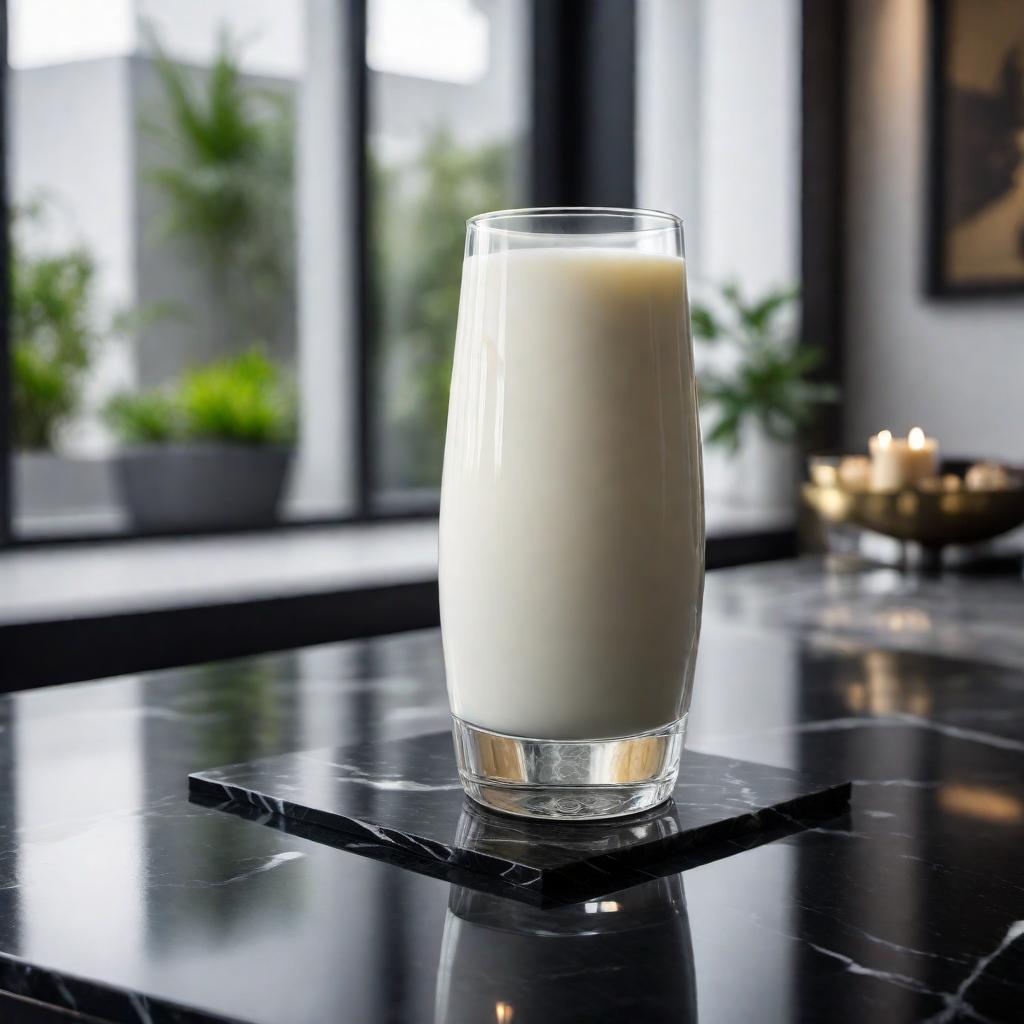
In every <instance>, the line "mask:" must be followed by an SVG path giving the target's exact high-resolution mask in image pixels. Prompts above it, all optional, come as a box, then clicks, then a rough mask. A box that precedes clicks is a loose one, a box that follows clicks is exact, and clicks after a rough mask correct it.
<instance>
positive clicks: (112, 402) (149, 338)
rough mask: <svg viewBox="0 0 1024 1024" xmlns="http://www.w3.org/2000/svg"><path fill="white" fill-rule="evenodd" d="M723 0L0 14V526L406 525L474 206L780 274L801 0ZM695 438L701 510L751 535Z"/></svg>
mask: <svg viewBox="0 0 1024 1024" xmlns="http://www.w3.org/2000/svg"><path fill="white" fill-rule="evenodd" d="M2 2H3V0H0V3H2ZM747 6H748V5H743V4H739V3H738V2H735V0H728V2H726V0H723V2H721V3H714V4H712V3H710V0H678V2H677V0H637V3H636V4H635V6H627V5H619V4H615V5H612V4H607V3H605V2H604V0H587V2H584V3H582V4H577V3H561V2H558V0H550V2H549V0H316V2H308V0H7V3H6V8H7V11H8V14H9V28H10V31H9V40H8V51H9V52H8V56H9V62H10V69H9V71H8V72H7V76H6V80H5V85H6V87H5V97H4V98H5V105H6V116H7V129H8V130H7V139H8V145H7V147H6V151H5V153H4V157H5V161H6V167H7V197H6V198H7V201H8V205H9V210H10V215H11V216H10V225H11V226H10V239H11V263H12V274H11V277H12V281H13V291H12V298H13V302H12V314H11V317H10V318H9V323H8V324H7V331H6V337H4V336H3V335H2V334H0V346H5V347H6V351H5V352H4V351H0V355H2V357H3V361H4V363H5V365H4V367H3V370H4V372H5V373H6V377H7V380H6V381H3V380H2V379H0V384H3V385H4V389H5V391H6V393H7V395H8V396H9V398H10V405H11V407H12V408H11V417H10V421H11V422H10V426H11V429H10V430H9V431H7V432H3V433H2V435H0V468H3V469H6V470H7V475H8V476H9V478H10V482H11V488H10V493H7V494H5V493H3V487H2V484H3V482H4V474H3V473H0V541H2V540H3V539H4V538H5V537H13V539H14V540H15V541H18V540H33V539H46V538H52V537H64V536H69V535H74V536H123V535H129V534H133V533H138V532H163V533H178V532H198V531H203V530H208V529H212V528H232V527H239V526H254V525H260V526H266V525H272V524H276V523H282V522H288V523H296V522H325V521H327V522H332V521H342V520H346V519H351V518H365V517H387V516H395V515H409V514H427V515H430V514H433V513H435V512H436V509H437V500H438V484H439V480H440V471H441V460H442V452H443V445H444V433H445V423H446V414H447V398H448V383H449V373H450V359H451V352H452V346H453V343H454V334H455V321H456V314H457V309H458V297H459V295H458V293H459V279H460V268H461V261H462V254H463V245H464V230H465V227H464V222H465V220H466V218H467V217H468V216H470V215H472V214H474V213H477V212H479V211H481V210H486V209H497V208H507V207H514V206H521V205H531V204H538V203H539V204H543V205H556V204H559V203H566V204H570V205H571V204H574V203H590V204H595V203H596V204H600V203H609V202H610V203H611V204H612V205H634V204H635V205H642V206H653V207H657V208H667V209H673V210H680V211H682V212H683V213H684V215H685V220H686V226H687V242H688V246H689V248H690V250H691V257H692V258H691V263H690V278H691V282H692V285H693V290H694V293H695V294H696V295H697V296H698V297H700V296H702V295H703V294H704V292H703V291H702V288H703V287H704V285H705V284H707V283H708V282H717V281H720V280H722V279H725V278H728V277H731V276H738V277H739V278H740V279H741V281H742V282H743V283H744V285H745V286H746V287H748V288H749V289H750V290H752V291H755V292H756V291H757V290H758V289H761V288H762V287H765V286H767V285H769V284H775V283H779V284H783V283H787V282H791V281H793V280H794V278H795V275H796V264H797V258H798V253H797V241H796V239H797V206H796V203H797V199H796V196H797V194H798V184H799V183H798V177H797V173H796V145H797V131H798V127H799V126H798V118H797V99H798V92H797V84H798V83H797V78H798V75H797V59H798V53H799V47H798V41H799V9H798V5H797V4H796V0H771V3H766V4H765V5H764V10H762V9H761V8H760V7H759V8H758V15H757V17H756V18H753V19H751V17H750V16H749V12H748V11H747V12H746V13H744V12H745V11H746V8H747ZM634 14H635V18H634ZM634 27H635V30H636V31H635V37H636V43H637V46H636V53H634ZM681 45H683V46H684V49H686V48H688V49H686V54H684V56H686V59H682V57H681V56H680V46H681ZM736 52H743V53H748V55H749V56H750V59H749V60H747V61H746V62H742V61H741V62H740V64H741V65H742V68H743V69H745V70H743V73H742V74H739V75H737V72H736V67H738V66H740V65H737V64H736V62H735V60H734V59H733V57H728V56H727V58H720V57H719V55H720V54H723V53H724V54H726V55H729V54H733V55H734V54H735V53H736ZM687 55H688V56H687ZM634 72H635V78H636V86H635V90H634V85H633V81H634ZM634 95H635V97H636V109H635V112H634V103H633V97H634ZM754 95H756V96H757V97H758V101H757V102H754V101H753V100H752V99H751V97H752V96H754ZM766 96H770V98H771V102H767V101H766V100H765V97H766ZM762 108H766V109H762ZM752 111H753V112H754V114H753V115H752V114H751V112H752ZM634 113H635V119H634ZM751 116H754V121H750V120H749V119H750V117H751ZM743 118H747V120H745V121H744V120H743ZM634 120H635V127H636V129H637V136H636V140H634V139H633V126H634ZM634 153H635V156H636V167H635V175H634ZM755 164H756V166H757V167H758V169H759V170H758V174H757V175H756V176H753V178H752V177H751V176H750V175H749V174H748V173H747V169H748V168H749V166H753V165H755ZM634 177H635V186H636V187H635V189H634ZM752 181H755V185H752V184H751V182H752ZM634 192H635V197H634ZM758 231H760V233H758ZM766 256H767V258H766ZM2 376H3V375H2V374H0V378H2ZM225 442H231V443H230V444H227V445H226V444H225ZM234 442H242V443H241V444H235V443H234ZM225 448H228V449H230V450H231V451H232V452H233V453H234V455H233V456H232V457H233V458H234V462H233V463H231V460H229V459H227V457H226V455H225V451H224V449H225ZM243 454H244V457H243ZM235 456H237V458H235ZM154 458H156V459H157V461H158V462H159V465H158V466H157V467H156V468H154V467H153V466H152V465H150V463H151V462H152V460H153V459H154ZM716 458H717V457H716V456H715V455H714V454H712V456H711V457H710V458H709V459H708V480H709V488H708V491H709V527H710V528H711V530H712V531H716V530H718V529H724V530H733V529H738V530H743V529H746V528H751V527H752V528H756V529H763V528H764V527H765V526H772V525H776V522H777V517H776V519H773V518H772V517H771V516H768V517H767V518H766V517H763V516H762V515H761V513H760V512H759V511H757V510H756V509H755V510H754V511H753V512H751V513H749V514H748V513H747V512H740V513H737V511H736V509H735V508H733V507H731V506H730V504H729V503H730V500H731V499H730V498H728V493H727V492H728V489H729V480H730V479H733V478H734V476H735V475H733V477H730V476H729V474H728V473H727V472H724V471H723V470H722V469H721V468H716ZM717 461H718V462H721V460H717ZM229 463H231V464H229ZM243 463H244V464H243ZM763 463H764V460H763V459H761V460H757V464H758V465H759V466H760V465H762V464H763ZM772 472H775V471H772ZM778 472H784V470H780V471H778ZM716 474H717V476H716ZM741 475H742V474H741ZM776 475H777V474H776ZM716 479H717V480H719V481H720V484H716V482H715V481H716ZM182 480H188V481H191V482H190V484H189V486H191V488H192V490H191V491H187V489H186V491H187V493H185V500H184V502H180V501H178V498H179V496H180V495H181V494H182V493H183V487H184V485H183V484H182ZM161 488H166V490H162V489H161ZM723 493H724V494H726V499H727V500H725V501H724V502H720V501H718V497H717V496H718V495H722V494H723ZM225 496H228V497H230V498H231V499H232V500H231V501H230V502H227V501H226V499H225ZM227 505H230V506H231V507H226V506H227ZM724 506H729V507H728V508H727V509H726V513H720V508H722V507H724ZM254 509H255V511H254ZM790 511H791V508H790ZM197 513H198V514H199V516H198V518H196V514H197ZM154 516H155V518H154ZM190 516H191V517H192V518H190ZM204 517H205V518H204Z"/></svg>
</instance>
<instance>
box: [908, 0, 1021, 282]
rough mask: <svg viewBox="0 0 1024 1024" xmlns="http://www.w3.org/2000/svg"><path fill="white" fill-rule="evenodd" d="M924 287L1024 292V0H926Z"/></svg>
mask: <svg viewBox="0 0 1024 1024" xmlns="http://www.w3.org/2000/svg"><path fill="white" fill-rule="evenodd" d="M931 14H932V30H931V32H932V48H931V62H932V67H931V76H932V77H931V96H930V106H931V110H930V121H931V148H930V154H929V157H930V158H929V161H928V169H929V177H930V179H931V180H930V183H929V186H930V187H929V194H930V202H929V211H928V212H929V217H928V221H929V225H928V282H927V284H928V291H929V292H930V293H931V294H933V295H947V296H957V295H987V294H995V293H1006V292H1019V293H1021V294H1024V0H932V4H931Z"/></svg>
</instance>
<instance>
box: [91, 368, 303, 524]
mask: <svg viewBox="0 0 1024 1024" xmlns="http://www.w3.org/2000/svg"><path fill="white" fill-rule="evenodd" d="M105 412H106V418H107V422H108V423H109V424H110V425H111V427H112V428H113V429H114V431H115V432H116V433H117V435H118V436H119V437H120V439H121V441H122V442H123V444H124V446H125V447H124V448H123V450H122V451H121V452H120V454H119V455H118V457H117V459H116V461H115V465H114V469H115V477H116V480H117V484H118V487H119V490H120V493H121V498H122V501H123V502H124V505H125V508H126V509H127V511H128V514H129V516H130V517H131V519H132V522H133V525H134V526H135V528H136V529H137V530H140V531H147V532H170V531H183V530H199V529H212V528H227V527H251V526H264V525H268V524H270V523H272V522H273V521H274V520H275V519H276V518H277V514H278V509H279V506H280V503H281V496H282V494H283V493H284V486H285V482H286V479H287V475H288V468H289V466H290V463H291V459H292V451H293V442H294V437H295V398H294V391H293V388H292V387H291V384H290V382H289V381H288V380H287V379H286V376H285V374H284V373H283V372H282V370H281V368H280V367H279V365H278V364H277V363H275V362H274V361H273V360H271V359H270V358H268V357H267V356H266V355H265V354H264V353H263V352H261V351H260V350H259V349H250V350H249V351H247V352H244V353H242V354H241V355H239V356H235V357H233V358H230V359H224V360H219V361H217V362H213V363H209V364H207V365H206V366H203V367H200V368H197V369H193V370H190V371H188V372H186V373H185V374H184V375H183V376H182V377H181V378H180V379H179V380H178V381H176V382H175V383H174V384H172V385H171V386H169V387H164V388H157V389H154V390H152V391H147V392H143V393H140V394H127V393H123V394H120V395H116V396H115V397H114V398H112V399H111V400H110V402H109V403H108V404H107V406H106V410H105Z"/></svg>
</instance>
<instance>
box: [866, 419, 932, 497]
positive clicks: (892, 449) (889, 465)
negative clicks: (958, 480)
mask: <svg viewBox="0 0 1024 1024" xmlns="http://www.w3.org/2000/svg"><path fill="white" fill-rule="evenodd" d="M868 447H869V448H870V450H871V489H872V490H874V491H898V490H900V488H902V487H910V486H913V485H914V484H916V483H918V482H919V481H921V480H924V479H926V478H928V477H933V476H936V475H937V474H938V471H939V442H938V441H936V440H935V438H934V437H925V433H924V431H923V430H922V429H921V428H920V427H914V428H913V429H912V430H911V431H910V433H909V434H908V435H907V436H906V437H893V436H892V433H891V432H890V431H888V430H880V431H879V432H878V433H877V434H876V435H875V436H874V437H872V438H871V440H870V441H869V442H868Z"/></svg>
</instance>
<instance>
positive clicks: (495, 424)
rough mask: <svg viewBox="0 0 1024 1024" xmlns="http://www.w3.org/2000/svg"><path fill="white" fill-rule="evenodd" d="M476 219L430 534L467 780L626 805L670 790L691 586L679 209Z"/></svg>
mask: <svg viewBox="0 0 1024 1024" xmlns="http://www.w3.org/2000/svg"><path fill="white" fill-rule="evenodd" d="M468 227H469V229H468V235H467V240H466V259H465V262H464V264H463V271H462V292H461V299H460V306H459V322H458V330H457V334H456V342H455V359H454V366H453V371H452V388H451V401H450V405H449V412H448V433H447V440H446V444H445V456H444V475H443V481H442V485H441V547H440V589H441V628H442V633H443V637H444V653H445V667H446V672H447V679H448V694H449V699H450V703H451V709H452V719H453V731H454V738H455V749H456V756H457V759H458V765H459V772H460V776H461V779H462V783H463V786H464V788H465V790H466V792H467V794H468V795H469V796H470V797H472V798H473V799H474V800H476V801H478V802H479V803H482V804H484V805H486V806H488V807H491V808H493V809H496V810H500V811H504V812H506V813H509V814H520V815H527V816H530V817H538V818H556V819H587V818H608V817H617V816H620V815H626V814H634V813H636V812H638V811H642V810H645V809H647V808H649V807H653V806H655V805H656V804H658V803H661V802H662V801H664V800H666V799H668V797H669V796H670V795H671V793H672V790H673V788H674V786H675V781H676V775H677V773H678V768H679V755H680V751H681V750H682V746H683V739H684V734H685V729H686V716H687V712H688V709H689V704H690V690H691V687H692V682H693V669H694V661H695V658H696V653H697V641H698V637H699V634H700V619H701V601H702V596H703V589H704V497H703V472H702V466H701V442H700V426H699V423H698V418H697V391H696V381H695V377H694V372H693V346H692V341H691V336H690V315H689V306H688V303H687V294H686V266H685V263H684V259H683V232H682V224H681V223H680V221H679V219H678V218H677V217H674V216H672V215H670V214H665V213H653V212H649V211H642V210H613V209H590V208H579V209H575V208H574V209H534V210H509V211H504V212H500V213H488V214H484V215H482V216H479V217H474V218H473V219H472V220H470V221H469V226H468Z"/></svg>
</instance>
